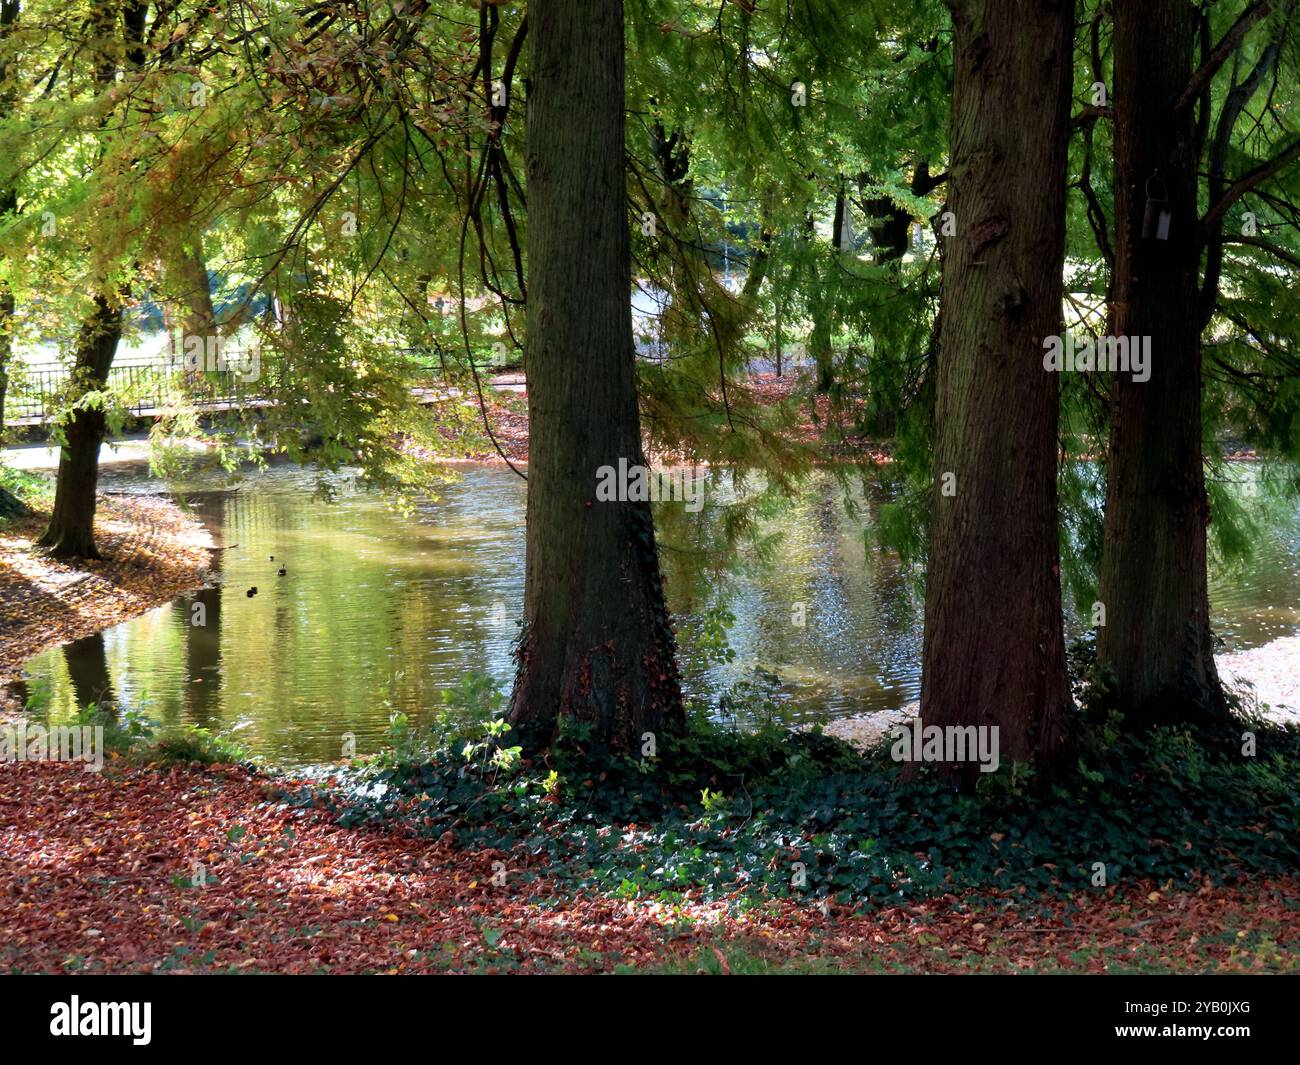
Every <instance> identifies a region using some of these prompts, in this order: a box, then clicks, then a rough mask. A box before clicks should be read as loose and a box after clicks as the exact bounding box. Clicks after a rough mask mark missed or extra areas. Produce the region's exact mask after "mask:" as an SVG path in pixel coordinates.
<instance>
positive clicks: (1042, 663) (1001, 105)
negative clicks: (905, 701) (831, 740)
mask: <svg viewBox="0 0 1300 1065" xmlns="http://www.w3.org/2000/svg"><path fill="white" fill-rule="evenodd" d="M951 7H952V11H953V24H954V29H955V37H954V64H955V69H954V81H953V102H952V120H951V157H952V165H951V175H952V176H951V178H950V208H951V210H952V211H953V212H954V213H955V215H956V224H957V231H956V235H955V236H954V237H951V238H949V241H948V245H949V246H948V247H947V248H946V249H945V261H944V276H943V292H942V306H943V323H944V325H943V331H942V337H941V344H940V352H939V368H938V386H937V400H936V411H935V428H936V438H935V481H936V483H935V490H934V500H933V517H932V525H931V530H930V553H929V567H928V576H927V581H926V609H925V640H924V650H923V655H924V660H923V671H922V686H921V718H922V721H923V722H924V724H925V725H926V726H930V725H939V726H950V725H957V726H966V725H977V726H996V727H997V728H998V730H999V731H998V736H999V741H998V742H999V749H1000V757H1001V759H1002V760H1003V761H1010V760H1015V761H1028V762H1034V763H1037V764H1039V765H1044V766H1045V765H1049V764H1050V763H1051V762H1052V761H1053V760H1054V758H1055V756H1056V755H1057V753H1058V752H1059V751H1060V749H1061V747H1062V745H1063V742H1064V740H1065V736H1066V724H1067V721H1066V717H1067V714H1068V712H1069V707H1070V695H1069V684H1068V681H1067V677H1066V668H1065V648H1064V637H1063V634H1062V628H1061V586H1060V568H1059V548H1058V539H1057V520H1058V518H1057V496H1056V472H1057V470H1056V461H1057V440H1056V432H1057V418H1058V386H1059V382H1058V381H1057V379H1056V376H1055V375H1054V374H1050V373H1048V372H1046V371H1045V370H1044V369H1043V350H1044V348H1043V339H1044V337H1046V336H1049V335H1054V334H1058V333H1059V332H1060V330H1061V298H1062V282H1061V271H1062V262H1063V256H1064V241H1065V194H1066V150H1067V144H1068V138H1069V120H1070V115H1069V102H1070V64H1071V44H1072V36H1073V4H1072V2H1070V0H1021V2H1012V0H969V2H954V3H952V4H951ZM976 768H977V767H974V766H972V765H970V764H969V763H963V764H960V765H957V764H945V765H944V767H943V772H944V775H945V777H946V778H947V779H949V780H959V781H962V782H965V783H969V782H970V781H971V780H973V779H974V775H975V769H976Z"/></svg>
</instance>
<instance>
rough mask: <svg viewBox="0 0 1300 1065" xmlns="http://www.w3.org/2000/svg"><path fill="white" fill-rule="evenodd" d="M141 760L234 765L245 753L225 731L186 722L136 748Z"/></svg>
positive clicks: (178, 763)
mask: <svg viewBox="0 0 1300 1065" xmlns="http://www.w3.org/2000/svg"><path fill="white" fill-rule="evenodd" d="M139 756H140V758H141V760H143V761H145V762H148V763H152V764H155V765H161V766H168V765H186V764H198V765H236V764H238V763H240V762H244V761H247V759H248V753H247V752H246V751H245V750H244V748H243V747H241V746H240V745H239V743H238V742H236V741H235V740H234V738H233V737H231V736H230V735H228V734H225V733H220V732H212V731H211V730H209V729H206V728H200V727H199V726H197V725H186V726H184V727H183V728H182V729H180V731H179V732H175V733H169V734H167V735H164V736H162V737H161V738H160V739H159V740H158V741H157V742H156V743H154V744H152V745H151V746H149V747H146V748H144V749H143V750H141V751H139Z"/></svg>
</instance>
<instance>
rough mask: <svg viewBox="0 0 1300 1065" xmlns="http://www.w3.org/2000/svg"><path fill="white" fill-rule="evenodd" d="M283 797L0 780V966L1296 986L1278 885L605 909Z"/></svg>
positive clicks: (163, 775)
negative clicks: (1236, 977)
mask: <svg viewBox="0 0 1300 1065" xmlns="http://www.w3.org/2000/svg"><path fill="white" fill-rule="evenodd" d="M278 791H279V788H278V786H273V785H272V784H271V783H270V782H268V781H267V780H266V779H265V778H262V777H260V776H258V775H254V774H250V773H249V772H247V771H245V770H244V769H241V768H229V767H227V768H212V769H202V768H198V767H185V768H175V769H170V770H166V771H160V770H158V769H154V768H148V767H132V766H124V765H122V764H120V763H118V764H113V763H110V764H109V765H108V766H107V767H106V768H105V770H104V771H103V772H102V773H99V774H96V773H92V772H87V771H85V770H83V769H82V768H81V767H80V766H76V765H66V764H56V763H26V764H24V763H12V764H0V914H2V916H0V971H7V972H14V971H18V972H67V971H88V972H159V971H196V970H202V971H235V972H240V971H249V972H304V973H305V972H340V973H344V972H346V973H351V972H384V973H405V972H430V971H434V972H446V971H453V972H460V971H467V972H478V971H491V972H531V971H556V970H562V971H592V970H595V971H620V970H624V969H628V968H651V969H665V970H669V971H685V972H697V971H701V972H718V973H727V972H767V971H807V972H839V971H867V972H895V971H925V972H971V971H1013V972H1014V971H1041V970H1047V971H1070V972H1133V971H1147V972H1149V971H1171V970H1172V971H1180V972H1186V971H1190V972H1219V971H1244V972H1280V971H1297V970H1300V963H1297V961H1296V955H1295V947H1296V945H1297V943H1298V942H1300V881H1297V879H1296V878H1294V877H1281V878H1274V879H1259V880H1254V881H1250V882H1245V883H1240V884H1237V885H1235V886H1231V887H1223V886H1215V887H1211V886H1209V885H1208V884H1206V885H1202V886H1201V887H1200V888H1199V889H1195V890H1186V891H1169V890H1166V889H1165V888H1164V887H1162V886H1161V885H1158V884H1155V883H1151V882H1134V883H1130V884H1129V885H1128V886H1126V887H1125V888H1124V889H1122V890H1118V891H1117V890H1116V889H1114V888H1112V889H1109V890H1101V891H1095V892H1079V893H1075V894H1073V895H1068V896H1057V897H1052V898H1036V897H1034V896H1033V895H1032V894H1030V893H1028V892H1024V893H1021V892H1012V893H1009V894H1004V895H1002V896H1001V897H997V898H991V899H990V898H987V897H986V898H985V900H984V901H982V902H980V903H978V904H975V903H972V902H969V901H966V900H962V899H958V898H954V897H951V896H949V897H941V898H936V899H931V900H927V901H916V902H912V903H909V904H907V905H903V906H884V907H876V908H873V909H871V910H870V911H868V912H864V913H859V914H854V913H852V912H851V911H850V910H849V909H848V908H846V907H841V906H836V905H834V904H832V905H830V906H828V907H827V908H826V909H825V910H823V909H822V908H821V907H820V906H819V905H817V904H809V903H805V902H798V901H792V900H771V901H764V902H760V903H754V902H752V901H748V900H745V899H742V898H740V897H738V896H737V897H733V898H725V897H724V898H721V899H715V900H714V901H711V902H708V903H704V902H699V901H692V898H691V896H690V895H689V894H688V895H687V896H686V897H685V899H684V900H683V901H679V902H674V903H672V904H666V903H663V902H661V901H658V900H656V899H654V898H642V899H632V900H626V899H618V900H616V899H613V898H608V897H604V896H602V895H600V894H599V893H596V892H586V893H575V892H573V890H572V889H571V888H568V887H564V886H562V885H561V884H560V883H558V882H557V881H555V880H553V879H550V878H548V876H547V872H546V869H545V868H544V867H542V866H541V865H539V862H541V861H543V860H544V859H541V858H533V857H530V856H528V855H526V854H521V853H502V852H499V851H493V850H472V849H466V850H461V849H457V848H456V847H455V846H454V843H453V841H452V840H449V839H446V838H443V839H427V838H415V837H413V836H410V835H406V834H403V833H402V831H401V829H400V827H395V828H394V829H393V830H388V831H385V830H379V829H369V828H344V827H341V826H339V825H338V824H337V823H335V822H334V821H333V820H332V819H331V818H330V817H329V816H328V815H327V814H326V813H325V812H323V811H322V810H319V809H315V808H312V807H293V806H288V805H285V804H282V803H280V802H277V801H275V800H274V798H273V796H274V795H276V794H278ZM494 863H501V864H500V865H494ZM503 872H504V877H502V876H501V874H502V873H503ZM502 879H504V886H501V884H500V881H501V880H502Z"/></svg>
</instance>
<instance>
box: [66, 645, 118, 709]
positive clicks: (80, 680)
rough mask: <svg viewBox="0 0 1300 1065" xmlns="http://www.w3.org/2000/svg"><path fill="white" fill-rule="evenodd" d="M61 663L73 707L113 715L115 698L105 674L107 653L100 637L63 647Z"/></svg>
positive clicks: (111, 682)
mask: <svg viewBox="0 0 1300 1065" xmlns="http://www.w3.org/2000/svg"><path fill="white" fill-rule="evenodd" d="M63 659H64V661H65V662H66V663H67V665H68V678H69V679H70V680H71V681H72V692H73V695H74V696H75V697H76V700H77V706H78V707H79V708H81V709H83V710H84V709H85V708H86V707H88V706H90V705H91V704H92V703H93V704H94V705H95V706H96V707H98V708H99V709H100V710H101V711H103V712H104V713H115V712H116V708H117V696H116V695H115V694H114V693H113V679H112V677H111V676H110V675H109V672H108V650H107V648H106V647H105V646H104V634H103V633H102V632H96V633H94V634H92V635H90V636H83V637H82V638H81V639H80V640H73V641H72V642H71V643H67V644H64V645H63Z"/></svg>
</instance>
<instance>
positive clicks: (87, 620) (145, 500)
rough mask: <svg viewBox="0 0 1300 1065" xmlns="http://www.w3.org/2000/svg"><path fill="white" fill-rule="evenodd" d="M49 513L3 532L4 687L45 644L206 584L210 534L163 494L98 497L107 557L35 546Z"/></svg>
mask: <svg viewBox="0 0 1300 1065" xmlns="http://www.w3.org/2000/svg"><path fill="white" fill-rule="evenodd" d="M48 521H49V515H48V514H44V513H35V514H33V515H31V516H30V517H26V518H21V519H18V520H16V521H14V522H12V523H10V524H8V525H6V526H4V527H3V528H0V686H3V687H5V688H7V687H8V686H9V685H10V684H12V682H13V681H14V680H16V679H17V678H18V676H19V674H20V672H21V669H22V665H23V663H24V662H26V661H27V659H29V658H30V657H31V656H32V655H34V654H37V653H38V652H39V651H41V650H43V649H45V648H47V647H53V646H57V645H59V644H63V643H67V642H68V641H70V640H75V639H78V638H80V637H83V636H89V635H91V634H93V633H96V632H100V631H102V630H104V629H106V628H108V627H109V626H111V625H116V624H117V623H118V622H120V621H125V620H126V619H128V618H132V617H135V616H136V615H137V614H142V613H144V612H145V611H146V610H149V609H150V608H152V607H155V606H159V605H161V604H163V603H167V602H170V601H171V600H173V599H175V598H176V597H177V596H179V595H182V594H183V593H185V592H188V591H192V590H193V589H195V588H198V587H200V586H201V585H202V584H203V583H204V582H205V580H206V579H207V574H208V570H209V567H210V565H211V561H212V550H213V545H212V540H211V538H210V536H209V535H208V533H207V530H205V529H204V528H203V526H202V525H201V524H200V523H199V522H198V521H197V520H195V519H194V518H193V517H191V516H189V515H188V514H186V513H185V512H184V511H182V510H181V509H180V508H179V507H178V506H177V505H176V504H175V503H173V502H171V501H170V500H168V499H163V498H161V497H157V496H143V495H130V496H114V495H101V496H100V498H99V506H98V511H97V513H96V516H95V540H96V544H97V546H98V548H99V551H100V553H101V554H102V555H103V556H104V557H103V560H102V561H89V560H87V561H60V560H56V559H52V558H50V557H49V556H48V555H46V554H45V553H43V552H41V551H37V550H36V549H35V548H34V547H33V546H32V544H33V541H34V540H35V539H36V538H37V537H38V536H40V534H41V533H42V531H44V529H45V526H46V524H47V523H48Z"/></svg>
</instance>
